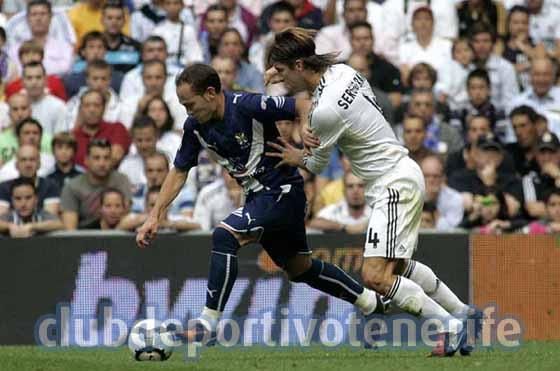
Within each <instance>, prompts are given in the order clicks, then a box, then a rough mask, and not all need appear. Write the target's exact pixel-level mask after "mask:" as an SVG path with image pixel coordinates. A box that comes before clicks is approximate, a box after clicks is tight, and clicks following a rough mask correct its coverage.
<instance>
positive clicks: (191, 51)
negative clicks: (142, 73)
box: [152, 0, 203, 67]
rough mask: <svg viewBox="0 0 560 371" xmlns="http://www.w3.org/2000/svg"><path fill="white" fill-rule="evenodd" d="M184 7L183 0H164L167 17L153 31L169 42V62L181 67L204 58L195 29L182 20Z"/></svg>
mask: <svg viewBox="0 0 560 371" xmlns="http://www.w3.org/2000/svg"><path fill="white" fill-rule="evenodd" d="M183 7H184V5H183V0H163V8H164V9H165V11H166V13H167V17H166V19H165V21H163V22H161V23H160V24H158V25H157V26H156V27H155V28H154V30H153V31H152V35H157V36H161V37H162V38H163V39H164V40H165V43H166V44H167V52H168V57H167V64H176V65H178V66H179V67H185V66H186V65H187V64H188V63H193V62H201V61H202V59H203V56H202V49H201V48H200V44H199V43H198V37H197V34H196V31H195V29H194V28H193V27H192V26H191V25H188V24H185V22H183V21H182V20H181V17H180V13H181V10H182V9H183Z"/></svg>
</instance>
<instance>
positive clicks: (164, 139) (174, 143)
mask: <svg viewBox="0 0 560 371" xmlns="http://www.w3.org/2000/svg"><path fill="white" fill-rule="evenodd" d="M140 114H141V115H143V116H148V117H150V118H152V120H154V122H155V124H156V129H157V143H156V148H157V149H158V151H162V152H163V153H165V154H166V155H167V157H168V158H169V159H170V160H171V159H174V158H175V155H176V154H177V150H178V149H179V147H180V146H181V135H179V134H178V133H177V132H175V131H173V126H174V122H173V116H172V115H171V111H170V110H169V106H168V105H167V103H165V100H164V99H163V98H162V97H158V96H156V97H153V98H152V99H150V100H148V101H147V102H146V105H145V107H144V109H143V110H142V111H140Z"/></svg>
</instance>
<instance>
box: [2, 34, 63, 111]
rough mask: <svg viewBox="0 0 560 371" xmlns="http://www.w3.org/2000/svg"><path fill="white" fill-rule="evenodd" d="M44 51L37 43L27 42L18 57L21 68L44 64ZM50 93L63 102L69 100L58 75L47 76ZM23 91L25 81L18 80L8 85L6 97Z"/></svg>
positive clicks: (20, 49) (19, 51) (20, 48)
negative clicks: (32, 64)
mask: <svg viewBox="0 0 560 371" xmlns="http://www.w3.org/2000/svg"><path fill="white" fill-rule="evenodd" d="M43 56H44V50H43V47H42V46H41V45H40V44H39V43H37V42H36V41H32V40H29V41H25V42H24V43H23V44H21V46H20V47H19V50H18V57H19V62H20V65H21V66H25V65H26V64H29V63H32V62H36V63H43ZM46 85H47V89H48V92H49V93H50V94H52V95H54V96H56V97H58V98H60V99H62V100H63V101H66V100H68V98H67V96H66V90H65V89H64V84H63V82H62V80H61V79H60V77H58V75H52V74H49V75H47V81H46ZM22 89H23V79H21V78H18V79H16V80H13V81H12V82H10V83H9V84H7V85H6V88H5V91H6V97H7V98H9V97H11V96H12V95H13V94H15V93H17V92H19V91H21V90H22Z"/></svg>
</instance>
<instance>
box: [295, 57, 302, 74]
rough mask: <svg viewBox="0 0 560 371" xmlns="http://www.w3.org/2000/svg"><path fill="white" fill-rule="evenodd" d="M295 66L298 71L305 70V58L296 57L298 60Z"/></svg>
mask: <svg viewBox="0 0 560 371" xmlns="http://www.w3.org/2000/svg"><path fill="white" fill-rule="evenodd" d="M294 68H295V70H296V71H298V72H302V71H303V60H301V59H296V61H295V63H294Z"/></svg>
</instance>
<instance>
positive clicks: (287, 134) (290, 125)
mask: <svg viewBox="0 0 560 371" xmlns="http://www.w3.org/2000/svg"><path fill="white" fill-rule="evenodd" d="M294 128H295V124H294V122H293V121H290V120H282V121H276V129H278V133H279V134H280V136H281V137H282V139H284V140H287V141H291V140H292V135H293V133H294Z"/></svg>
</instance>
